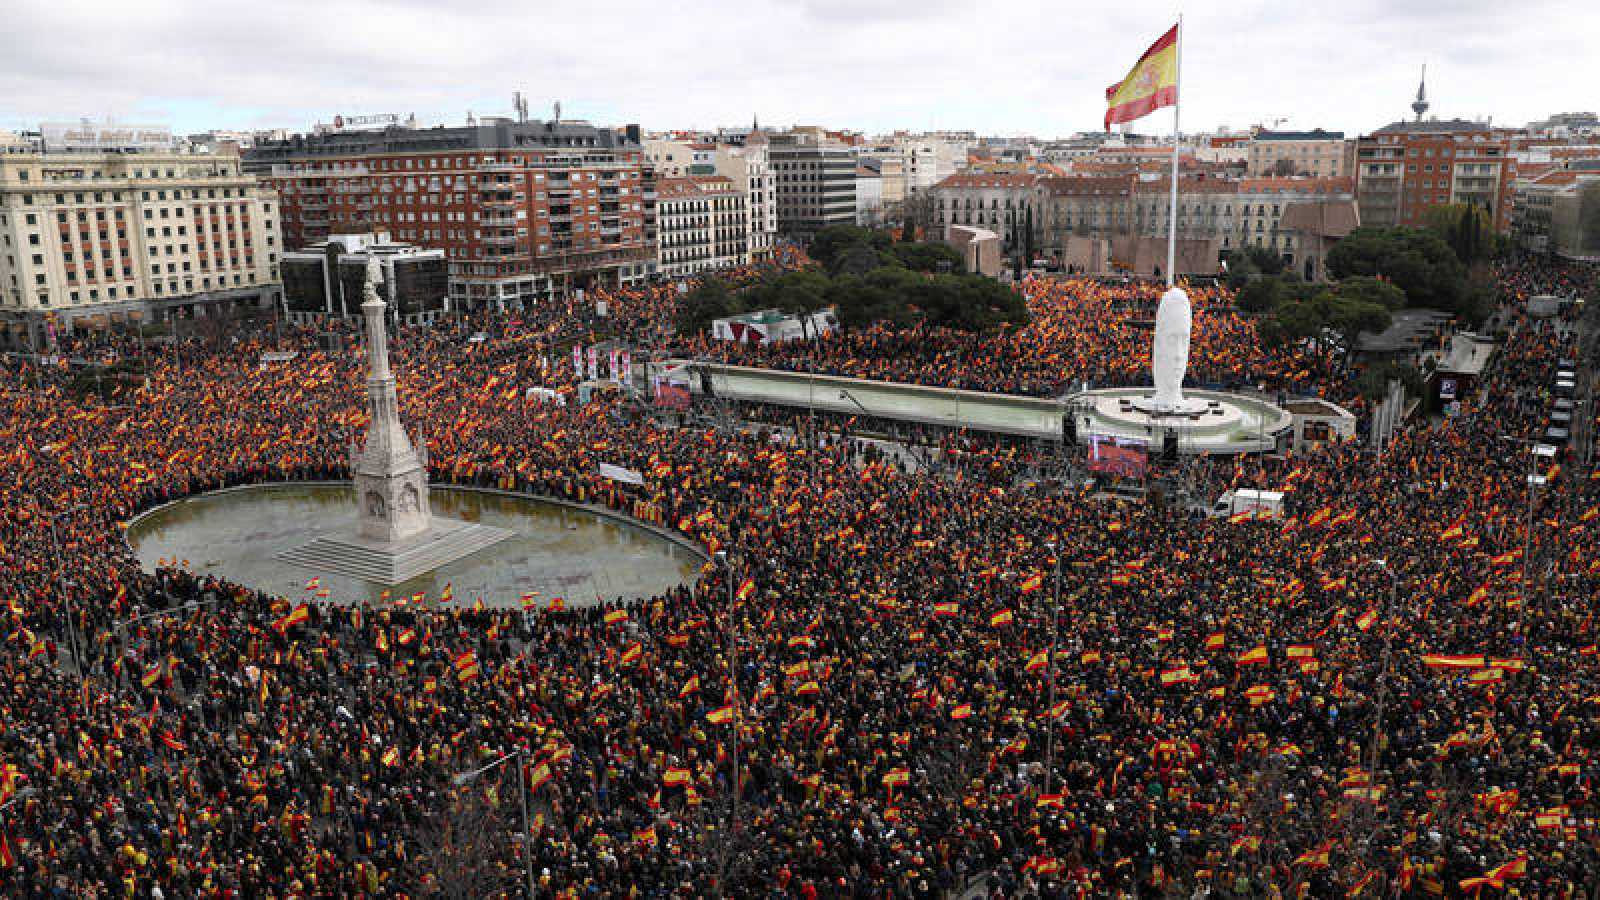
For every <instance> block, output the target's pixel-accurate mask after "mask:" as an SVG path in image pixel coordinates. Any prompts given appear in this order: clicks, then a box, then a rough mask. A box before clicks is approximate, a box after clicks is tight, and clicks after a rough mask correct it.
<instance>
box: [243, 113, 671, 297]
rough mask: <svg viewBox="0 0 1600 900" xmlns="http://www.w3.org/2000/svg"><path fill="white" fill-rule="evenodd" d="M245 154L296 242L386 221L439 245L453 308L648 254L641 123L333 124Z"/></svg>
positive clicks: (576, 284) (636, 267) (404, 237)
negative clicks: (275, 194)
mask: <svg viewBox="0 0 1600 900" xmlns="http://www.w3.org/2000/svg"><path fill="white" fill-rule="evenodd" d="M246 160H247V164H248V165H250V166H251V167H252V168H254V169H255V170H257V171H260V172H262V173H263V175H264V177H265V178H267V180H268V181H269V182H270V183H272V184H273V185H275V186H276V187H277V189H278V190H279V192H280V193H281V195H282V197H283V206H284V213H283V228H284V240H285V243H286V244H288V245H289V246H290V247H292V248H295V249H298V248H301V247H305V246H308V245H310V244H314V243H317V242H320V241H324V240H327V238H328V237H329V235H330V234H332V233H347V232H358V231H385V232H389V233H391V234H392V235H393V236H394V238H395V239H396V240H398V241H402V242H406V243H411V244H416V245H418V246H421V247H427V248H436V249H440V250H443V251H444V252H445V255H446V256H447V258H448V259H449V261H450V296H451V300H452V306H453V307H454V308H462V307H466V308H475V307H479V306H482V305H485V304H495V305H497V306H501V307H504V306H507V305H521V304H529V303H537V302H541V301H544V300H548V299H550V298H552V297H555V296H558V295H562V294H565V293H566V292H568V291H571V290H575V289H581V288H584V287H587V286H592V285H617V284H629V283H634V282H637V281H639V280H642V279H643V278H645V277H646V276H647V274H648V272H649V266H650V264H651V261H652V259H653V256H654V248H655V235H654V233H653V229H654V227H655V223H654V214H655V209H654V204H655V194H654V190H653V186H652V184H651V183H650V178H649V177H647V173H646V166H645V163H644V154H643V150H642V147H641V145H640V136H639V132H638V128H637V127H635V126H629V127H628V128H627V129H624V130H621V131H618V130H613V129H608V128H598V127H596V126H594V125H591V124H589V123H587V122H573V121H549V122H541V121H533V120H512V119H489V120H485V121H483V122H481V123H479V124H476V125H467V126H460V127H448V128H446V127H437V128H424V129H416V128H404V127H398V126H391V127H387V128H384V129H382V130H378V131H333V132H328V133H324V134H314V135H297V136H296V137H294V138H292V139H290V140H287V141H277V142H261V143H258V144H257V145H256V146H255V148H254V149H252V150H251V151H250V153H249V154H248V156H247V157H246Z"/></svg>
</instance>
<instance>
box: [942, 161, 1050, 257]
mask: <svg viewBox="0 0 1600 900" xmlns="http://www.w3.org/2000/svg"><path fill="white" fill-rule="evenodd" d="M1044 185H1045V179H1043V178H1041V177H1039V176H1037V175H992V174H980V173H975V172H972V173H962V174H959V175H952V176H950V177H949V178H946V179H944V180H943V181H941V182H939V183H938V184H937V185H935V186H934V187H933V188H932V193H933V196H934V210H935V218H936V219H937V220H938V221H939V222H942V223H943V224H944V226H945V230H946V231H947V232H948V229H949V227H950V226H952V225H961V226H967V225H970V226H974V227H977V228H983V229H987V230H989V231H992V232H994V233H995V234H997V235H999V236H1000V241H1001V252H1003V253H1007V254H1009V253H1011V252H1013V251H1014V250H1015V249H1017V248H1019V247H1023V246H1024V245H1025V244H1026V243H1027V242H1026V239H1025V236H1026V233H1027V228H1028V223H1029V221H1030V220H1031V221H1032V222H1033V228H1034V234H1035V236H1036V237H1037V235H1039V234H1042V225H1043V210H1042V203H1043V201H1044V198H1045V188H1044Z"/></svg>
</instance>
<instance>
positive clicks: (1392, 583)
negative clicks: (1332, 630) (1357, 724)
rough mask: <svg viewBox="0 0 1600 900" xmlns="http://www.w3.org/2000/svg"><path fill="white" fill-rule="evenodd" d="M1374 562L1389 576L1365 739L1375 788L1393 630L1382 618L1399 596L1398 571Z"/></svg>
mask: <svg viewBox="0 0 1600 900" xmlns="http://www.w3.org/2000/svg"><path fill="white" fill-rule="evenodd" d="M1376 562H1377V565H1378V568H1379V569H1382V570H1383V572H1384V573H1385V574H1387V575H1388V576H1389V601H1388V602H1387V603H1385V604H1384V605H1383V609H1382V613H1381V615H1380V621H1379V622H1378V625H1379V627H1382V628H1383V656H1382V658H1381V663H1380V667H1379V669H1378V678H1377V684H1376V685H1375V688H1376V691H1377V703H1378V708H1377V713H1376V715H1374V716H1373V719H1372V736H1371V737H1369V738H1368V739H1367V784H1368V787H1369V788H1376V787H1377V785H1378V737H1379V735H1381V734H1382V732H1383V713H1384V708H1385V706H1386V705H1387V704H1388V699H1389V665H1390V662H1391V651H1392V650H1393V631H1392V629H1390V628H1388V627H1386V626H1387V623H1386V622H1383V621H1382V619H1384V618H1387V617H1388V616H1390V615H1392V614H1393V612H1394V604H1395V601H1396V600H1398V599H1399V597H1400V573H1399V572H1396V571H1395V570H1394V568H1393V567H1391V566H1390V565H1389V561H1388V560H1386V559H1379V560H1377V561H1376ZM1369 799H1371V800H1372V803H1373V808H1374V810H1376V808H1377V802H1378V801H1377V799H1376V795H1373V796H1371V797H1369Z"/></svg>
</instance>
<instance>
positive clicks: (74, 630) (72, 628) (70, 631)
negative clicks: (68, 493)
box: [49, 506, 89, 722]
mask: <svg viewBox="0 0 1600 900" xmlns="http://www.w3.org/2000/svg"><path fill="white" fill-rule="evenodd" d="M83 509H85V507H83V506H74V507H71V508H69V509H66V510H63V512H68V513H73V512H80V511H82V510H83ZM49 527H50V546H51V548H52V549H54V550H55V561H56V564H57V566H59V565H60V563H61V539H60V538H59V537H58V536H57V535H56V523H55V519H51V520H50V526H49ZM56 590H58V591H60V593H61V599H62V600H63V601H64V602H65V603H66V605H67V639H68V640H70V641H71V642H72V665H73V668H75V669H77V670H78V703H79V705H80V706H81V707H82V709H83V718H84V721H85V722H87V721H88V719H89V673H88V670H86V669H85V668H84V659H83V652H82V650H81V649H80V646H81V645H80V644H79V641H78V614H77V611H76V609H75V607H74V606H73V603H72V592H71V591H68V590H66V585H65V584H64V583H63V581H62V579H61V570H60V568H57V569H56Z"/></svg>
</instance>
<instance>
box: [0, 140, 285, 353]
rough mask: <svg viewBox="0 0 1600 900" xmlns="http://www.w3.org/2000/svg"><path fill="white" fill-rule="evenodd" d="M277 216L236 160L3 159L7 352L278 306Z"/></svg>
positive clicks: (2, 284)
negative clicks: (61, 338) (108, 330)
mask: <svg viewBox="0 0 1600 900" xmlns="http://www.w3.org/2000/svg"><path fill="white" fill-rule="evenodd" d="M277 206H278V202H277V195H276V194H275V193H273V192H272V191H270V190H267V189H265V188H263V187H261V185H260V184H258V182H257V180H256V178H255V177H254V176H251V175H247V174H244V173H243V172H241V170H240V167H239V158H238V157H237V156H234V155H210V154H204V155H202V154H190V153H178V152H174V151H170V150H136V151H134V152H104V151H68V150H62V151H59V152H45V153H40V152H12V153H3V154H0V344H9V345H11V346H15V347H28V346H42V344H41V339H42V338H43V337H44V336H45V334H46V333H47V332H48V331H49V330H50V329H52V328H53V329H56V330H60V329H73V328H78V327H91V328H98V327H106V326H109V325H115V324H122V323H127V322H135V321H147V320H149V319H152V318H154V319H160V318H163V317H165V316H168V315H181V316H206V315H208V314H211V313H214V312H218V311H221V310H223V309H227V308H234V307H263V306H269V305H270V304H272V303H274V302H276V301H277V299H278V298H279V296H280V294H281V285H280V282H279V273H278V262H279V253H280V252H281V249H282V248H281V246H280V244H281V238H280V236H279V221H278V218H279V217H278V209H277Z"/></svg>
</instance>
